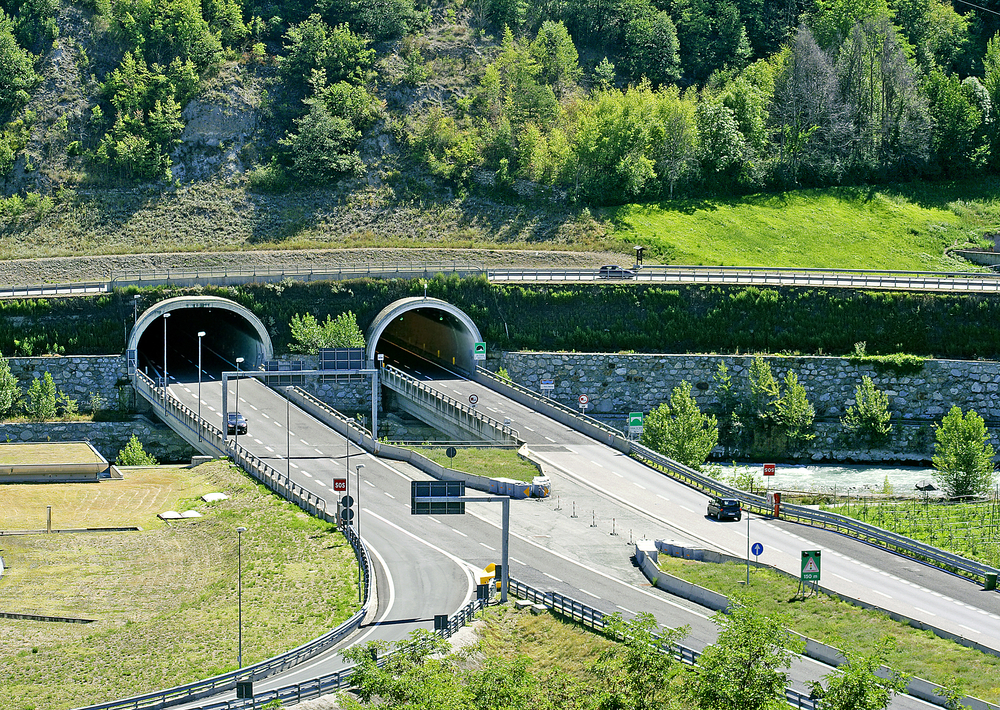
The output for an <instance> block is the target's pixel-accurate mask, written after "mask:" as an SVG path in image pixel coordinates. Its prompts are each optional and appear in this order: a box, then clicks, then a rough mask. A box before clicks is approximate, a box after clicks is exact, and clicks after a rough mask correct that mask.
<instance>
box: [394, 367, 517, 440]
mask: <svg viewBox="0 0 1000 710" xmlns="http://www.w3.org/2000/svg"><path fill="white" fill-rule="evenodd" d="M379 378H380V380H381V384H383V385H385V386H386V387H390V388H392V389H396V390H398V391H400V393H401V394H403V395H404V396H406V397H408V398H410V399H412V400H414V401H416V402H418V403H420V404H422V405H424V406H427V407H429V408H430V409H432V410H434V411H435V412H438V413H439V414H441V415H442V416H443V417H446V418H448V419H451V420H452V421H454V422H455V423H456V424H457V425H458V426H460V427H462V428H463V429H467V430H468V431H482V430H483V428H489V429H493V430H494V432H496V435H495V437H494V439H500V440H501V441H504V442H507V443H510V444H521V443H523V442H521V437H520V432H518V431H517V429H514V428H513V427H511V426H510V425H509V424H504V423H503V422H499V421H497V420H496V419H494V418H493V417H491V416H489V415H487V414H483V413H482V412H480V411H479V410H477V409H473V408H472V407H470V406H469V405H467V404H463V403H462V402H459V401H458V400H457V399H454V398H453V397H449V396H448V395H446V394H444V393H443V392H439V391H438V390H436V389H433V388H432V387H428V386H427V385H425V384H424V383H423V382H421V381H420V380H418V379H416V378H415V377H411V376H410V375H407V374H406V373H405V372H403V371H402V370H399V369H397V368H395V367H393V366H392V365H386V364H383V365H382V366H381V368H380V371H379ZM442 405H444V406H442Z"/></svg>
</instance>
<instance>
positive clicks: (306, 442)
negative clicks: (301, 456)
mask: <svg viewBox="0 0 1000 710" xmlns="http://www.w3.org/2000/svg"><path fill="white" fill-rule="evenodd" d="M299 441H300V442H302V443H303V444H305V445H306V446H309V442H308V441H306V440H305V439H299Z"/></svg>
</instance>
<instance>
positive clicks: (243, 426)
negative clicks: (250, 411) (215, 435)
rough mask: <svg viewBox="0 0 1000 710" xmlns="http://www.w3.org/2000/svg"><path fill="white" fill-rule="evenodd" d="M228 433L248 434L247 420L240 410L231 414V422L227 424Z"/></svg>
mask: <svg viewBox="0 0 1000 710" xmlns="http://www.w3.org/2000/svg"><path fill="white" fill-rule="evenodd" d="M226 433H227V434H246V433H247V420H246V419H245V418H244V416H243V415H242V414H240V413H239V412H232V413H230V415H229V424H228V425H227V426H226Z"/></svg>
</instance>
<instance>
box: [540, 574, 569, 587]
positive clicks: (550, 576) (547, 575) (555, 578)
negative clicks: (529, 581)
mask: <svg viewBox="0 0 1000 710" xmlns="http://www.w3.org/2000/svg"><path fill="white" fill-rule="evenodd" d="M542 574H544V575H545V576H546V577H548V578H549V579H554V580H555V581H557V582H561V583H562V584H565V582H563V581H562V580H561V579H559V578H558V577H554V576H552V575H551V574H549V573H548V572H542Z"/></svg>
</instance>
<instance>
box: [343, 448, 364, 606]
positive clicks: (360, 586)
mask: <svg viewBox="0 0 1000 710" xmlns="http://www.w3.org/2000/svg"><path fill="white" fill-rule="evenodd" d="M364 467H365V465H364V464H363V463H359V464H358V465H357V466H356V467H355V470H356V471H357V472H358V525H357V527H356V528H355V532H356V533H357V534H358V545H361V469H363V468H364ZM347 475H348V477H350V475H351V473H350V471H348V473H347ZM364 596H365V593H364V583H363V582H362V580H361V555H358V602H363V601H364Z"/></svg>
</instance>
